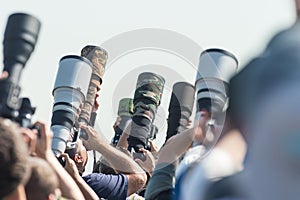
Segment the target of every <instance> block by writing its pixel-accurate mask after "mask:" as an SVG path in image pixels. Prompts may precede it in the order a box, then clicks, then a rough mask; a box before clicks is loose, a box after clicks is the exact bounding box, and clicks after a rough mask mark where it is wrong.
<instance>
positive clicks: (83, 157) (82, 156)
mask: <svg viewBox="0 0 300 200" xmlns="http://www.w3.org/2000/svg"><path fill="white" fill-rule="evenodd" d="M66 153H67V154H69V156H70V158H71V159H72V160H74V162H75V164H76V166H77V169H78V171H79V174H80V175H82V174H83V172H84V170H85V166H86V164H87V161H88V154H87V150H86V148H85V147H84V145H83V143H82V141H81V140H78V142H77V143H76V148H74V149H68V150H66Z"/></svg>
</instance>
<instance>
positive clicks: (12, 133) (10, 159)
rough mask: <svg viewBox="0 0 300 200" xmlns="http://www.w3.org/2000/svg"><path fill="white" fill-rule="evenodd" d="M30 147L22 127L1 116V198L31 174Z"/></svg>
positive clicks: (23, 182)
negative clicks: (29, 163)
mask: <svg viewBox="0 0 300 200" xmlns="http://www.w3.org/2000/svg"><path fill="white" fill-rule="evenodd" d="M28 157H29V155H28V148H27V146H26V143H25V142H24V139H23V137H22V135H21V131H20V128H19V127H18V126H17V125H16V124H15V123H13V122H12V121H10V120H9V119H3V118H0V188H1V190H0V198H3V197H5V196H8V195H9V194H10V193H12V192H13V191H14V190H15V189H16V188H17V187H18V186H19V185H20V184H23V185H25V183H26V181H27V179H28V176H29V174H30V168H29V166H28V161H27V160H28Z"/></svg>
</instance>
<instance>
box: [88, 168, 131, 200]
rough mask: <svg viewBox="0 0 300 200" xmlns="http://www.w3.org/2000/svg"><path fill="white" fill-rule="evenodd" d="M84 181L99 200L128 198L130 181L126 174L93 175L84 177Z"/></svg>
mask: <svg viewBox="0 0 300 200" xmlns="http://www.w3.org/2000/svg"><path fill="white" fill-rule="evenodd" d="M83 179H84V180H85V182H86V183H87V184H88V185H89V186H90V187H91V188H92V189H93V190H94V192H95V193H96V194H97V195H98V197H99V198H105V199H109V200H122V199H124V200H125V199H126V197H127V190H128V179H127V177H126V176H125V175H124V174H118V175H106V174H101V173H92V174H89V175H87V176H84V177H83Z"/></svg>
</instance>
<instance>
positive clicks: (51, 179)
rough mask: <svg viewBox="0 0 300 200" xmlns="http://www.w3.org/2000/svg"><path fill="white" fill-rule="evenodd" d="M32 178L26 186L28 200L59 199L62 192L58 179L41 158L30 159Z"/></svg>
mask: <svg viewBox="0 0 300 200" xmlns="http://www.w3.org/2000/svg"><path fill="white" fill-rule="evenodd" d="M29 165H30V167H31V176H30V178H29V180H28V182H27V184H26V186H25V189H26V196H27V199H31V200H43V199H51V200H54V199H57V198H58V197H59V196H60V194H61V192H60V189H59V182H58V178H57V176H56V174H55V172H54V170H53V169H52V168H51V167H50V166H49V164H48V163H47V162H46V161H44V160H43V159H40V158H34V157H31V158H30V159H29Z"/></svg>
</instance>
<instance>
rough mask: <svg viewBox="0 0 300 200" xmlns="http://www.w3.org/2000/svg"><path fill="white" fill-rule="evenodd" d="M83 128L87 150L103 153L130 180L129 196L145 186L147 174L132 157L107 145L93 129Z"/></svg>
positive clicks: (82, 126)
mask: <svg viewBox="0 0 300 200" xmlns="http://www.w3.org/2000/svg"><path fill="white" fill-rule="evenodd" d="M81 128H82V129H83V130H85V131H86V133H87V134H88V140H84V145H85V146H86V148H87V149H93V150H96V151H98V152H99V153H101V154H102V155H103V156H104V157H105V158H106V159H107V161H108V162H109V163H110V164H111V165H112V167H113V168H115V169H116V170H118V171H122V172H123V173H124V174H125V175H126V177H127V178H128V190H127V195H128V196H129V195H130V194H132V193H134V192H136V191H138V190H139V189H141V188H142V187H143V186H144V185H145V183H146V180H147V176H146V173H145V172H144V171H143V169H142V168H141V167H140V166H139V165H138V164H137V163H136V162H135V161H134V160H133V159H132V158H131V157H129V156H127V155H126V154H124V153H122V152H121V151H119V150H117V149H116V148H114V147H112V146H111V145H109V144H107V143H105V141H103V140H102V139H101V137H99V134H98V133H97V132H96V131H95V130H94V129H93V128H91V127H88V126H84V125H81Z"/></svg>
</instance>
